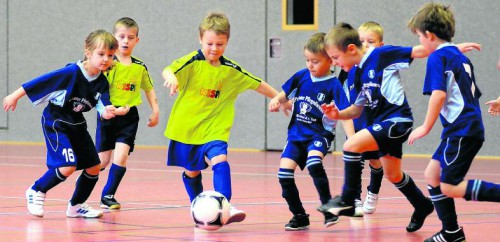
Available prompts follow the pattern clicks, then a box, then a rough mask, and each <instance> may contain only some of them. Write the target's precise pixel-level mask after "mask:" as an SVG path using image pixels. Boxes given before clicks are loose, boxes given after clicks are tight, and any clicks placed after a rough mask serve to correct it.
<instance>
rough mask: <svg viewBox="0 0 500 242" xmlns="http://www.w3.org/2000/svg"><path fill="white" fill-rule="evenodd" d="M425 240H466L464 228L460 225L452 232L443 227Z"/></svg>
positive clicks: (429, 241)
mask: <svg viewBox="0 0 500 242" xmlns="http://www.w3.org/2000/svg"><path fill="white" fill-rule="evenodd" d="M424 242H465V234H464V229H463V228H462V227H460V228H459V229H458V230H457V231H452V232H450V231H447V230H444V229H443V230H441V231H439V232H438V233H436V234H435V235H433V236H432V237H430V238H427V239H426V240H424Z"/></svg>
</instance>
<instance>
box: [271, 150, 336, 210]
mask: <svg viewBox="0 0 500 242" xmlns="http://www.w3.org/2000/svg"><path fill="white" fill-rule="evenodd" d="M306 167H307V170H309V174H310V175H311V177H312V179H313V182H314V186H315V187H316V190H317V191H318V194H319V200H320V201H321V204H325V203H327V202H328V201H329V200H330V199H331V198H332V194H330V184H329V183H328V177H327V176H326V172H325V168H324V167H323V163H321V157H319V156H309V157H308V158H307V162H306ZM280 171H281V170H280Z"/></svg>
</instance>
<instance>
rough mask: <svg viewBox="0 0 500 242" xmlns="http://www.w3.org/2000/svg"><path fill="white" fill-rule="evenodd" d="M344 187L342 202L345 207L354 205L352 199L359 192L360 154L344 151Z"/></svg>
mask: <svg viewBox="0 0 500 242" xmlns="http://www.w3.org/2000/svg"><path fill="white" fill-rule="evenodd" d="M343 159H344V186H343V187H342V201H343V202H345V203H346V204H347V205H354V199H356V197H357V196H358V195H359V193H360V191H361V171H362V170H361V169H362V163H361V160H362V158H361V154H360V153H355V152H349V151H344V157H343Z"/></svg>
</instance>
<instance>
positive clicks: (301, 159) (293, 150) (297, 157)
mask: <svg viewBox="0 0 500 242" xmlns="http://www.w3.org/2000/svg"><path fill="white" fill-rule="evenodd" d="M331 143H332V141H331V140H328V139H326V138H325V137H322V136H315V137H314V138H312V139H310V140H305V141H294V140H292V141H290V140H288V141H287V142H286V145H285V148H283V152H282V153H281V158H288V159H291V160H293V161H295V163H297V165H298V166H299V167H300V169H301V170H304V168H305V166H306V162H307V157H308V154H309V151H311V150H317V151H319V152H321V153H323V157H324V156H326V153H327V152H328V149H330V145H331Z"/></svg>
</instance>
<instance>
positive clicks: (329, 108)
mask: <svg viewBox="0 0 500 242" xmlns="http://www.w3.org/2000/svg"><path fill="white" fill-rule="evenodd" d="M321 110H323V113H324V114H325V116H326V117H328V118H329V119H334V120H338V119H339V109H338V108H337V105H335V102H331V103H330V104H326V103H323V104H321Z"/></svg>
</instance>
